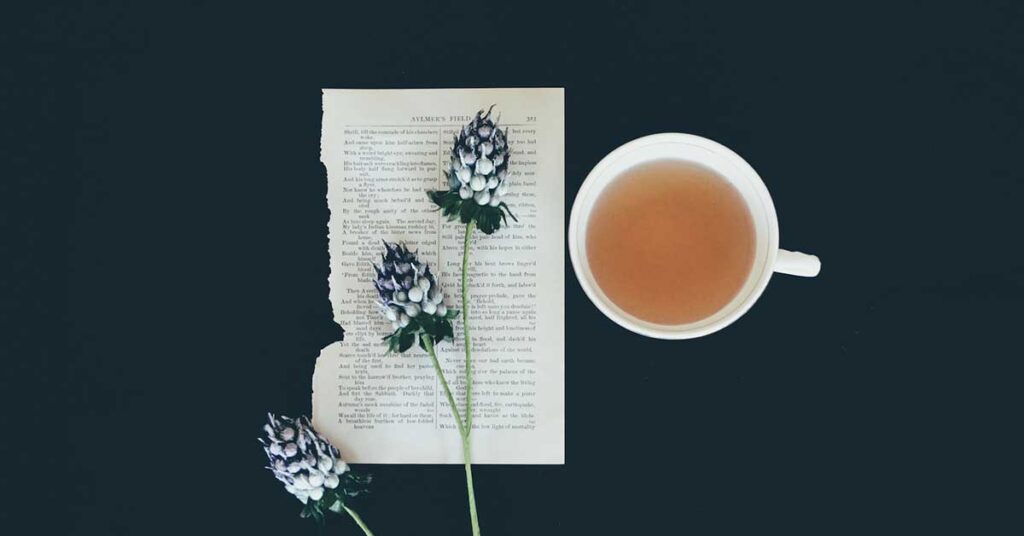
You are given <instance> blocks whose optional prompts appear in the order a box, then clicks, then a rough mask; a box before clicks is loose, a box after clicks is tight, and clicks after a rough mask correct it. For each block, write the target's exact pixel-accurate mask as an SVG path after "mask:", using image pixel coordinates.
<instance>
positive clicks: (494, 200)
mask: <svg viewBox="0 0 1024 536" xmlns="http://www.w3.org/2000/svg"><path fill="white" fill-rule="evenodd" d="M488 204H489V205H491V206H492V207H496V206H498V205H500V204H501V196H500V195H498V194H497V193H495V194H494V195H492V196H491V200H490V202H489V203H488Z"/></svg>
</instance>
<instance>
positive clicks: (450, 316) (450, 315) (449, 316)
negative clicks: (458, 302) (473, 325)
mask: <svg viewBox="0 0 1024 536" xmlns="http://www.w3.org/2000/svg"><path fill="white" fill-rule="evenodd" d="M459 312H460V311H459V310H458V309H448V313H446V314H445V315H444V317H445V318H447V319H449V320H451V319H453V318H455V317H457V316H459Z"/></svg>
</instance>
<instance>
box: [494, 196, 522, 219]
mask: <svg viewBox="0 0 1024 536" xmlns="http://www.w3.org/2000/svg"><path fill="white" fill-rule="evenodd" d="M498 208H502V209H504V210H505V212H508V215H509V216H511V217H512V220H513V221H515V222H516V223H519V218H517V217H516V215H515V214H512V209H510V208H508V204H506V203H505V202H504V201H502V202H501V203H499V204H498Z"/></svg>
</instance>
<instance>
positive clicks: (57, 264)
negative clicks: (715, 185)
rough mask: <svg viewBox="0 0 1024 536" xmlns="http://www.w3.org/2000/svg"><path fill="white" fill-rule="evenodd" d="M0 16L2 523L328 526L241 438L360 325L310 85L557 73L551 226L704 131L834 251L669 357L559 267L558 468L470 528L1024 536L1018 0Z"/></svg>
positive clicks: (213, 9)
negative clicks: (344, 330)
mask: <svg viewBox="0 0 1024 536" xmlns="http://www.w3.org/2000/svg"><path fill="white" fill-rule="evenodd" d="M0 19H3V23H0V24H2V25H3V27H4V28H3V31H2V32H0V57H3V58H4V59H3V65H4V66H3V68H2V71H3V72H2V74H0V76H2V81H3V83H2V84H0V113H2V114H3V115H4V116H6V117H8V119H4V120H3V121H2V122H0V135H2V143H0V161H2V163H3V168H4V171H3V173H2V174H0V201H2V202H3V204H4V206H5V208H4V210H3V212H2V213H0V218H2V219H0V225H2V231H3V238H2V241H0V242H2V243H0V262H2V264H3V265H5V267H6V268H8V269H9V270H10V274H9V275H5V276H4V277H3V278H2V280H0V291H2V293H3V299H2V302H0V314H2V316H0V332H2V335H3V336H2V337H0V340H2V342H0V356H2V359H3V362H4V368H3V372H2V374H0V391H2V392H3V394H4V398H5V399H8V398H9V400H3V401H2V402H3V405H2V406H0V407H2V408H3V412H2V414H0V415H2V417H0V418H2V420H0V429H2V430H3V431H4V435H5V439H4V440H3V441H2V443H4V445H3V446H2V447H0V449H2V451H3V453H4V454H3V461H4V465H5V467H6V468H5V470H4V471H2V472H0V486H2V487H0V491H2V497H0V498H2V500H0V525H2V526H4V527H5V528H8V527H16V528H17V527H21V528H18V529H17V530H13V531H12V533H17V534H145V535H152V534H185V533H199V534H206V533H211V534H212V533H216V532H220V533H229V534H235V533H238V534H242V533H245V534H278V535H279V534H314V533H316V528H315V527H314V526H313V525H312V524H311V523H310V522H308V521H306V520H301V519H298V517H297V514H298V510H299V506H300V505H299V503H298V502H296V501H295V500H294V499H292V498H290V497H289V496H287V495H286V494H285V492H284V491H283V490H282V489H280V487H279V485H278V483H277V482H276V481H275V480H274V479H273V478H272V476H271V475H270V474H269V473H268V472H266V471H264V470H262V469H261V467H262V465H263V463H264V461H265V460H264V459H263V453H262V451H261V450H260V448H259V446H258V444H257V443H256V440H255V438H256V436H257V435H258V433H259V428H260V425H261V423H262V419H263V412H264V411H267V410H273V411H276V412H282V413H286V414H298V413H306V412H308V411H309V382H310V375H311V373H312V370H313V363H314V359H315V357H316V355H317V352H318V351H319V349H320V348H321V347H322V346H324V345H326V344H328V343H329V342H331V341H334V340H337V339H338V338H339V337H340V336H341V332H340V330H339V329H338V328H337V327H336V326H335V325H334V324H333V323H332V321H331V315H330V307H329V304H328V301H327V283H326V279H327V272H328V258H327V249H326V246H327V244H326V224H327V219H328V212H327V206H326V202H325V199H324V196H325V194H326V183H325V177H324V170H323V167H322V166H321V164H320V162H319V137H320V115H321V109H320V88H322V87H356V88H376V87H482V86H499V87H500V86H564V87H565V88H566V146H565V154H566V211H567V215H568V208H569V206H570V205H571V203H572V200H573V197H574V194H575V191H576V188H577V186H578V185H579V183H580V182H581V181H582V180H583V178H584V177H585V176H586V173H587V172H588V171H589V170H590V168H591V167H592V166H593V165H594V164H595V163H597V161H598V160H599V159H600V158H601V157H602V156H603V155H605V154H606V153H607V152H609V151H610V150H612V149H613V148H614V147H616V146H618V145H620V144H621V143H623V142H625V141H628V140H630V139H633V138H636V137H638V136H641V135H645V134H650V133H654V132H662V131H683V132H691V133H695V134H700V135H703V136H707V137H710V138H712V139H715V140H718V141H720V142H722V143H724V144H726V145H728V146H730V147H732V148H733V149H735V150H736V151H737V152H738V153H740V154H741V155H743V156H744V157H745V158H746V159H747V160H748V161H749V162H750V163H751V164H752V165H753V166H754V167H755V168H756V169H757V170H758V171H759V172H760V174H761V175H762V177H763V178H764V180H765V182H766V183H767V184H768V187H769V189H770V190H771V192H772V194H773V196H774V199H775V204H776V207H777V209H778V212H779V217H780V224H781V237H782V245H783V247H788V248H793V249H799V250H803V251H809V252H813V253H816V254H818V255H819V256H820V257H821V259H822V261H823V266H824V267H823V270H822V273H821V276H820V277H819V278H818V279H817V280H802V279H796V278H787V277H777V278H775V280H774V281H773V282H772V284H771V285H770V287H769V289H768V290H767V292H766V294H765V295H764V296H763V298H762V299H761V301H760V302H759V303H758V304H757V306H756V307H755V308H754V309H753V310H752V311H751V312H750V313H749V314H748V315H747V316H746V317H744V318H743V319H742V320H740V321H739V322H738V323H736V324H735V325H733V326H731V327H730V328H728V329H727V330H725V331H723V332H721V333H718V334H716V335H713V336H710V337H708V338H705V339H700V340H696V341H690V342H676V343H672V342H665V341H653V340H647V339H643V338H640V337H638V336H634V335H632V334H630V333H628V332H625V331H624V330H622V329H620V328H618V327H616V326H615V325H614V324H612V323H611V322H610V321H608V320H607V319H605V318H604V317H603V316H601V315H600V314H599V313H598V312H597V311H596V309H594V308H593V307H592V306H591V305H590V303H589V302H588V301H587V300H586V298H585V296H584V295H583V293H582V291H581V290H580V288H579V286H578V285H577V284H576V282H575V279H574V277H573V276H572V273H571V267H570V266H569V264H568V262H567V263H566V270H567V272H566V297H565V299H566V305H567V322H566V326H567V328H566V340H567V348H566V372H567V376H566V417H567V430H566V458H567V464H566V465H565V466H564V467H479V468H478V469H477V473H476V474H477V484H476V486H477V493H478V501H479V507H480V518H481V523H482V526H483V528H484V531H485V534H487V535H489V536H494V535H499V534H538V535H539V534H568V533H572V534H576V533H580V534H642V533H649V534H676V533H687V534H744V535H745V534H774V533H778V534H815V535H818V534H879V533H890V534H911V533H929V534H934V533H939V532H945V531H949V532H953V533H960V534H992V533H994V531H993V530H992V528H993V526H1002V527H1004V528H1005V527H1006V525H1005V523H1006V522H1009V521H1019V516H1018V515H1015V514H1014V510H1019V506H1020V505H1019V501H1012V500H1011V497H1010V496H1009V495H1007V494H1005V492H1006V490H1007V489H1008V488H1007V486H1008V485H1009V484H1014V485H1017V484H1018V483H1016V482H1014V481H1011V480H1010V479H1009V477H1008V476H1007V475H1006V469H1005V468H1006V466H1007V463H1008V462H1009V461H1010V460H1011V458H1010V457H1009V455H1010V454H1011V453H1013V452H1014V449H1013V448H1012V444H1011V443H1010V439H1011V436H1012V435H1014V434H1013V433H1014V432H1016V429H1019V427H1020V415H1019V408H1020V407H1021V406H1020V402H1021V401H1020V395H1019V391H1020V387H1019V383H1020V377H1021V375H1020V373H1021V367H1020V364H1019V359H1020V344H1019V342H1018V333H1019V331H1020V327H1019V324H1020V320H1021V313H1020V309H1021V305H1022V304H1024V253H1022V249H1021V247H1020V237H1019V233H1020V229H1021V227H1022V226H1021V220H1020V208H1021V207H1022V206H1024V174H1022V172H1021V164H1020V154H1021V150H1022V147H1024V129H1022V126H1021V125H1022V120H1024V97H1022V94H1024V63H1022V61H1021V58H1022V57H1024V38H1022V35H1024V8H1022V7H1021V5H1020V4H1019V3H1014V2H1002V3H991V4H989V5H988V6H987V7H979V6H978V5H977V3H967V2H963V3H960V4H954V3H941V5H940V3H923V2H898V3H893V2H889V3H884V4H878V5H874V6H868V5H866V4H863V3H854V4H846V5H844V6H837V5H827V4H821V5H819V4H817V3H809V4H807V5H803V6H800V7H794V6H779V5H776V3H762V2H758V3H751V5H736V4H729V5H726V4H724V3H716V4H710V5H705V4H702V3H689V2H673V3H666V4H665V5H663V6H660V7H643V6H639V5H634V3H625V2H624V3H608V2H592V3H587V4H581V5H579V6H576V7H568V6H560V5H556V4H554V3H549V4H547V5H542V6H540V7H537V8H529V7H527V6H525V5H521V4H519V3H514V2H513V3H501V2H497V3H485V4H472V3H466V2H463V3H459V4H458V7H457V8H456V9H443V8H439V7H436V6H435V7H425V6H419V5H418V4H412V5H409V6H404V7H399V6H397V5H383V4H377V3H371V2H364V3H359V4H355V5H344V3H341V2H335V3H333V4H332V5H331V6H329V7H328V6H322V7H320V8H317V9H310V8H300V7H298V6H295V5H288V4H277V5H268V6H266V7H259V8H255V7H252V6H251V5H245V7H243V6H242V5H239V6H236V7H234V8H227V7H222V6H214V5H210V4H207V3H203V2H192V3H189V5H188V7H179V8H176V9H173V10H172V9H167V10H166V11H163V10H159V9H156V8H143V7H142V6H139V5H136V6H133V7H129V6H120V5H113V6H105V7H102V8H100V7H96V6H86V5H84V4H79V5H73V6H70V7H66V8H50V7H41V6H40V7H36V8H35V9H33V10H32V11H29V12H24V13H15V14H11V15H10V16H4V17H0ZM8 205H9V206H8ZM549 232H552V233H562V232H563V230H562V229H550V230H549ZM1015 454H1019V451H1017V452H1016V453H1015ZM372 470H373V472H374V474H375V475H376V477H377V481H376V483H375V485H374V488H373V489H374V494H373V495H372V496H370V497H368V498H366V499H365V500H362V502H361V503H359V505H358V510H359V511H360V512H361V513H362V514H363V517H364V519H366V521H367V522H368V523H369V524H370V525H371V526H372V527H373V528H374V529H375V530H376V532H377V534H378V536H388V535H392V534H467V533H468V521H467V515H466V508H465V498H464V487H463V475H462V471H461V469H460V468H458V467H440V466H430V467H416V466H391V467H375V468H372ZM1011 514H1014V515H1013V516H1011ZM355 531H356V529H355V527H354V526H352V525H350V524H349V523H348V522H347V521H344V522H337V523H335V524H334V525H333V526H330V527H328V532H327V533H329V534H355V533H356V532H355Z"/></svg>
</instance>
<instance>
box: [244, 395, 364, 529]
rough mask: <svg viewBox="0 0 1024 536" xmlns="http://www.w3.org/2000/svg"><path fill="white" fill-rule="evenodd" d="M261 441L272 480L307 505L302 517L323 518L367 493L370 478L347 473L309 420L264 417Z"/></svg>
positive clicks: (344, 464) (270, 414)
mask: <svg viewBox="0 0 1024 536" xmlns="http://www.w3.org/2000/svg"><path fill="white" fill-rule="evenodd" d="M267 420H268V423H267V424H265V425H264V426H263V430H264V431H265V432H266V437H265V438H261V439H260V443H261V444H262V445H263V450H264V451H265V452H266V453H267V459H268V460H269V465H268V466H267V469H270V471H271V472H273V473H274V477H275V478H277V479H278V480H279V481H281V482H282V483H283V484H284V489H285V490H286V491H288V493H291V494H292V495H294V496H295V497H296V498H297V499H298V500H300V501H302V504H305V505H306V508H305V509H304V510H303V517H309V516H312V517H315V518H317V519H322V517H323V513H324V512H325V511H332V512H341V511H342V510H343V508H344V506H345V501H346V500H348V499H349V498H351V497H355V496H357V495H360V494H362V493H365V492H366V484H368V483H369V481H370V479H369V477H366V476H358V475H354V474H352V472H351V471H349V467H348V464H346V463H345V460H343V459H341V454H340V453H339V452H338V449H337V448H335V447H334V446H333V445H331V444H330V443H328V442H327V440H326V439H324V437H323V436H321V435H320V434H319V433H317V432H316V430H314V429H313V426H312V425H311V424H310V422H309V419H308V418H306V417H299V418H298V419H292V418H290V417H285V416H283V415H281V416H275V415H274V414H272V413H268V414H267Z"/></svg>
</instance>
